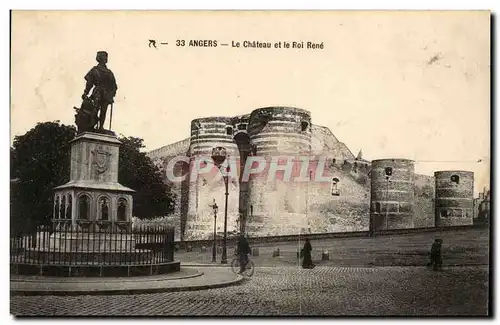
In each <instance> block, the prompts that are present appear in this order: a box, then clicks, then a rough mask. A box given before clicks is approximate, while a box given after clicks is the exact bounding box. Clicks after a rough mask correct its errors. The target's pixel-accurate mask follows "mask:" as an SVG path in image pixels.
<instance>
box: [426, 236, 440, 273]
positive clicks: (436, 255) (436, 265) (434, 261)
mask: <svg viewBox="0 0 500 325" xmlns="http://www.w3.org/2000/svg"><path fill="white" fill-rule="evenodd" d="M442 243H443V240H441V239H436V240H434V243H433V244H432V247H431V252H430V259H431V260H430V262H429V264H427V266H432V269H433V270H434V271H438V270H440V269H441V265H442V264H443V260H442V258H441V244H442Z"/></svg>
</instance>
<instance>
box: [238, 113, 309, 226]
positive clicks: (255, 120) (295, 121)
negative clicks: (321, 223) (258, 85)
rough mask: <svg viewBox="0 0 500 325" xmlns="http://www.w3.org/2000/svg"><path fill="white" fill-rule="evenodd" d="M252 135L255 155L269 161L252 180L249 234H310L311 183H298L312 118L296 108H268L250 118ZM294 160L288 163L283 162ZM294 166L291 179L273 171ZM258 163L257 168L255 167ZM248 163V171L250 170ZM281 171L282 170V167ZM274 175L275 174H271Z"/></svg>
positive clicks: (307, 146) (249, 128)
mask: <svg viewBox="0 0 500 325" xmlns="http://www.w3.org/2000/svg"><path fill="white" fill-rule="evenodd" d="M248 135H249V138H250V146H251V150H252V153H251V154H252V155H253V156H257V157H261V158H262V159H265V160H266V166H265V169H264V170H263V171H262V172H260V173H257V174H252V175H250V178H249V180H248V188H249V195H248V202H247V204H248V208H247V211H248V212H249V213H248V217H247V221H246V231H247V232H248V233H249V234H250V235H254V236H269V235H271V236H272V235H287V234H298V233H307V232H309V226H308V222H307V202H306V200H307V186H308V184H307V182H296V181H294V179H293V178H294V176H296V175H297V171H298V170H300V164H299V162H298V159H299V156H300V155H303V156H309V155H310V150H311V115H310V113H309V112H308V111H306V110H303V109H299V108H293V107H266V108H259V109H256V110H254V111H253V112H252V113H251V115H250V120H249V125H248ZM280 156H282V157H283V158H284V157H285V156H286V157H290V158H292V159H291V160H289V161H288V162H287V161H286V160H283V159H279V157H280ZM272 161H275V162H277V163H278V164H279V165H281V164H283V165H285V164H292V163H293V164H294V168H293V170H292V176H291V177H290V179H288V180H287V179H283V176H284V172H283V171H277V172H275V171H271V173H270V172H269V169H270V162H272ZM255 164H256V163H255V162H254V165H253V166H255ZM248 165H249V164H247V168H248V167H250V166H248ZM278 168H279V167H278ZM270 174H272V175H270Z"/></svg>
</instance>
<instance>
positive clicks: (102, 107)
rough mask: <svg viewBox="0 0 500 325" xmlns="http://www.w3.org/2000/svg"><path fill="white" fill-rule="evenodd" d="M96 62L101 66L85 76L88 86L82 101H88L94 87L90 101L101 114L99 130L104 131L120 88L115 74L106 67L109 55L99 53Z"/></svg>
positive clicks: (102, 52)
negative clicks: (107, 115)
mask: <svg viewBox="0 0 500 325" xmlns="http://www.w3.org/2000/svg"><path fill="white" fill-rule="evenodd" d="M96 60H97V62H98V63H99V64H98V65H96V66H95V67H93V68H92V69H90V71H89V72H88V73H87V74H86V75H85V80H87V84H86V85H85V90H84V91H83V95H82V99H83V100H84V101H85V100H87V96H88V94H89V92H90V90H91V89H92V87H93V88H94V89H93V91H92V95H90V97H88V99H90V101H91V102H92V103H93V105H94V107H95V109H96V111H98V113H99V119H98V129H99V130H103V129H104V121H105V120H106V112H107V110H108V105H111V104H113V102H114V100H113V98H114V97H115V95H116V90H117V89H118V86H117V85H116V80H115V76H114V74H113V72H111V70H109V69H108V67H107V66H106V63H108V53H107V52H105V51H99V52H97V56H96ZM96 113H97V112H96Z"/></svg>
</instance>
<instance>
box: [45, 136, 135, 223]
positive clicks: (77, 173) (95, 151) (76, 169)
mask: <svg viewBox="0 0 500 325" xmlns="http://www.w3.org/2000/svg"><path fill="white" fill-rule="evenodd" d="M119 147H120V141H119V140H118V139H117V137H116V136H115V135H110V134H101V133H92V132H84V133H81V134H78V135H77V136H76V138H75V139H74V140H72V141H71V172H70V180H69V182H68V183H66V184H64V185H62V186H58V187H56V188H55V198H54V217H53V219H70V220H71V221H72V225H73V226H76V223H77V222H76V221H77V220H88V221H100V220H103V221H110V222H115V221H119V222H131V220H132V206H133V202H132V193H133V192H134V191H133V190H132V189H130V188H128V187H125V186H123V185H121V184H120V183H118V159H119Z"/></svg>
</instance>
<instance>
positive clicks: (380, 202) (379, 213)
mask: <svg viewBox="0 0 500 325" xmlns="http://www.w3.org/2000/svg"><path fill="white" fill-rule="evenodd" d="M414 184H415V164H414V162H413V161H412V160H408V159H379V160H373V161H372V165H371V202H370V230H372V231H378V230H384V229H403V228H413V209H414Z"/></svg>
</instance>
